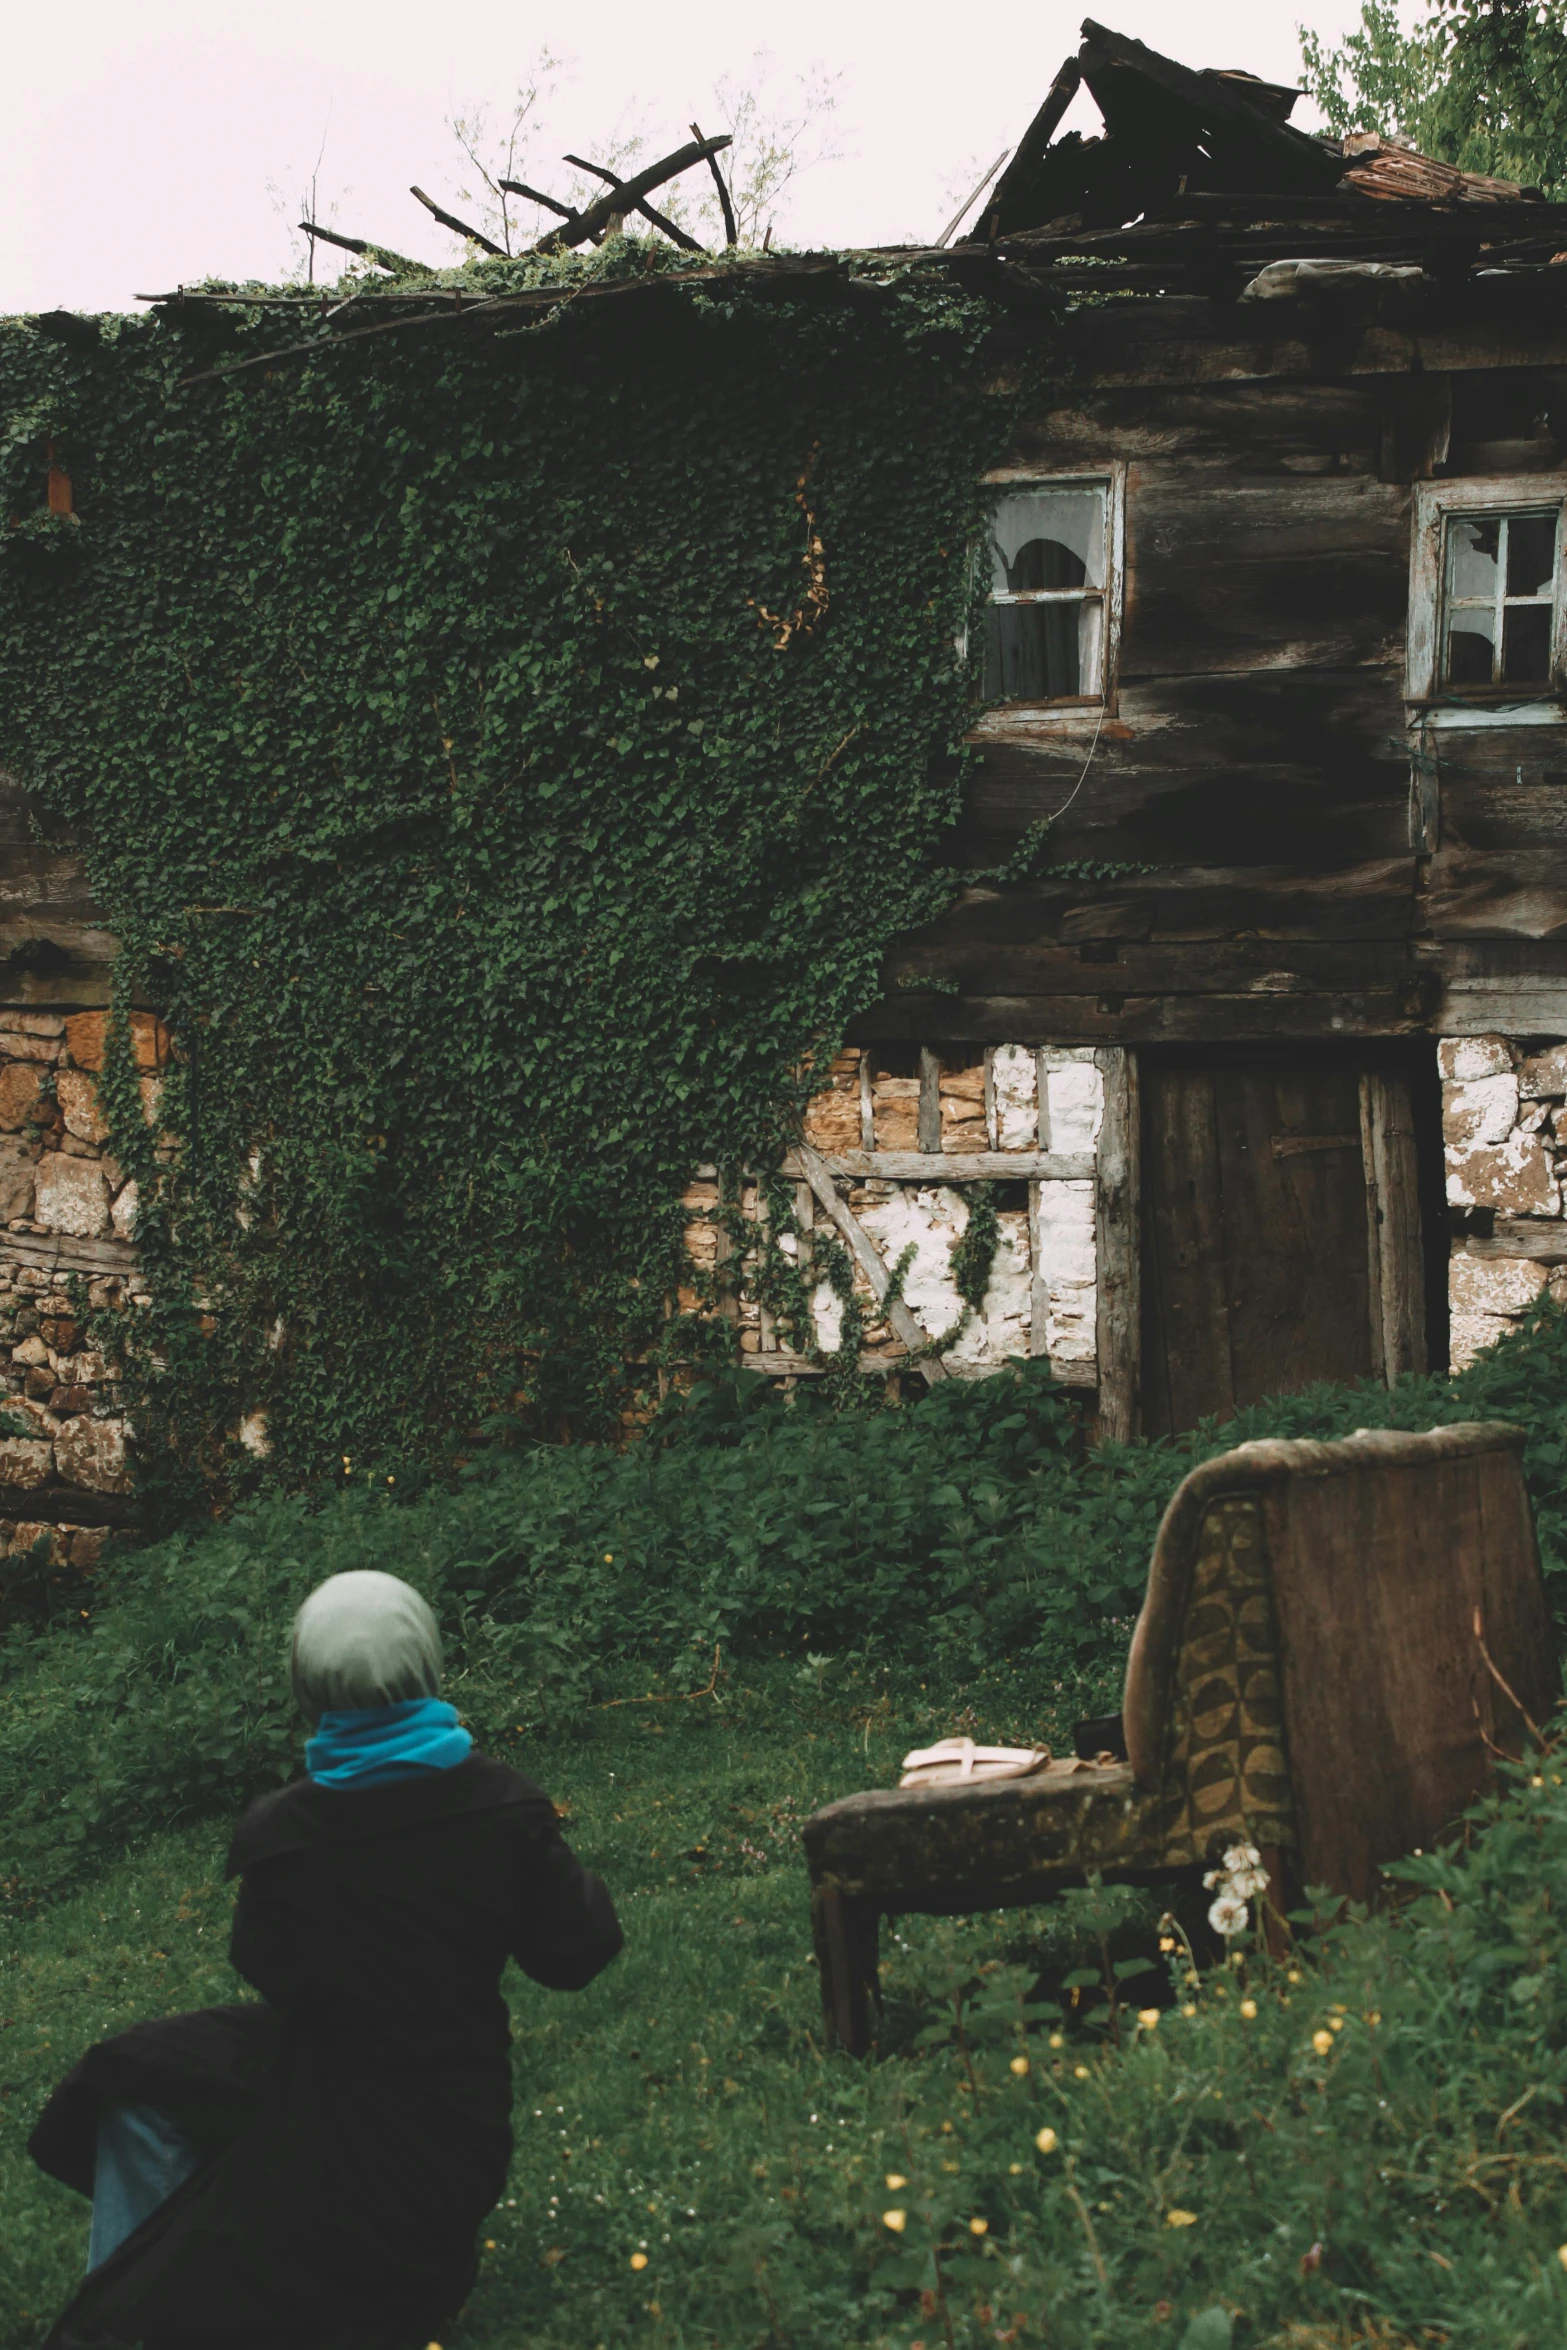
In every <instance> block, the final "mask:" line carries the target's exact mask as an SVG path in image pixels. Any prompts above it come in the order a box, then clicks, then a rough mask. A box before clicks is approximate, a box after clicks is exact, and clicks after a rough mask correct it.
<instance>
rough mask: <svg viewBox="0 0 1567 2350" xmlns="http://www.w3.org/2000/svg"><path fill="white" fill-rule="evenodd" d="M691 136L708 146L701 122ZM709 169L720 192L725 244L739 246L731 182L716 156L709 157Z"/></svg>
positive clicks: (738, 231)
mask: <svg viewBox="0 0 1567 2350" xmlns="http://www.w3.org/2000/svg"><path fill="white" fill-rule="evenodd" d="M691 136H692V138H693V139H696V140H698V141H700V143H701V144H702V145H703V146H705V145H706V144H707V142H706V140H705V139H703V138H702V125H701V124H700V123H699V122H694V123H693V124H692V125H691ZM707 168H708V170H709V171H710V172H711V173H712V175H713V185H714V187H715V188H716V189H717V190H718V209H719V210H720V212H722V214H723V216H724V243H725V244H726V245H738V244H739V242H740V224H739V222H738V221H737V220H736V219H735V207H734V198H733V197H732V196H731V195H730V193H729V182H728V181H727V180H726V179H725V177H724V175H723V173H722V172H721V171H720V170H719V168H718V158H717V156H716V155H709V157H708V159H707Z"/></svg>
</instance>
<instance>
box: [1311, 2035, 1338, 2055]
mask: <svg viewBox="0 0 1567 2350" xmlns="http://www.w3.org/2000/svg"><path fill="white" fill-rule="evenodd" d="M1311 2045H1312V2047H1313V2048H1314V2049H1315V2050H1316V2052H1317V2054H1318V2055H1319V2056H1329V2055H1331V2054H1332V2051H1333V2035H1332V2033H1331V2032H1313V2033H1312V2035H1311Z"/></svg>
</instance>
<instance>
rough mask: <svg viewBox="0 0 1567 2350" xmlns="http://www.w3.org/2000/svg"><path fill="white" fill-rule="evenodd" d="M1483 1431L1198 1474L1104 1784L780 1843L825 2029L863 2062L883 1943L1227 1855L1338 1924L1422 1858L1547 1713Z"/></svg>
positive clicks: (1510, 1478) (1349, 1447)
mask: <svg viewBox="0 0 1567 2350" xmlns="http://www.w3.org/2000/svg"><path fill="white" fill-rule="evenodd" d="M1523 1442H1524V1438H1523V1433H1522V1431H1521V1430H1520V1429H1516V1428H1511V1427H1508V1426H1506V1425H1503V1424H1501V1423H1499V1422H1488V1423H1474V1424H1467V1425H1462V1426H1455V1427H1447V1428H1433V1429H1430V1430H1428V1431H1426V1432H1424V1433H1421V1434H1406V1433H1403V1432H1396V1431H1372V1430H1362V1431H1361V1432H1360V1433H1359V1434H1358V1435H1355V1436H1351V1437H1348V1438H1346V1439H1345V1440H1343V1441H1342V1442H1338V1443H1331V1444H1322V1443H1315V1442H1307V1441H1282V1440H1267V1441H1264V1442H1261V1443H1255V1444H1243V1445H1238V1446H1237V1447H1236V1448H1235V1450H1234V1451H1232V1452H1227V1453H1221V1454H1220V1455H1218V1456H1217V1457H1216V1458H1215V1459H1213V1460H1209V1461H1204V1462H1203V1463H1202V1464H1201V1465H1200V1467H1198V1468H1196V1469H1194V1470H1193V1471H1192V1472H1191V1474H1190V1475H1189V1476H1188V1477H1187V1478H1186V1479H1185V1480H1184V1482H1183V1483H1182V1484H1181V1485H1180V1487H1179V1488H1178V1489H1177V1491H1176V1493H1175V1496H1174V1498H1173V1499H1172V1501H1171V1502H1170V1505H1169V1507H1168V1509H1167V1510H1166V1512H1165V1515H1164V1520H1163V1523H1162V1524H1161V1526H1160V1529H1159V1533H1158V1537H1157V1540H1156V1541H1155V1544H1154V1553H1153V1560H1152V1564H1151V1567H1150V1571H1149V1577H1148V1588H1147V1593H1146V1596H1145V1598H1144V1601H1143V1607H1142V1613H1141V1615H1140V1616H1139V1618H1138V1622H1137V1628H1136V1631H1135V1633H1134V1634H1133V1638H1132V1647H1131V1653H1130V1656H1129V1658H1128V1662H1127V1668H1126V1681H1125V1689H1124V1697H1123V1713H1122V1721H1123V1727H1124V1737H1125V1748H1126V1756H1127V1759H1126V1761H1125V1762H1121V1763H1083V1762H1081V1761H1079V1762H1061V1763H1052V1764H1051V1765H1050V1766H1049V1767H1048V1768H1046V1769H1045V1770H1043V1771H1040V1772H1038V1773H1037V1774H1035V1775H1033V1776H1031V1777H1028V1778H1023V1779H1003V1780H991V1781H988V1782H981V1783H979V1784H969V1785H947V1786H925V1787H911V1788H892V1789H878V1790H874V1791H872V1792H870V1793H866V1794H860V1795H850V1796H846V1797H844V1798H843V1799H842V1800H841V1801H840V1802H837V1803H831V1804H828V1805H827V1806H826V1807H825V1808H824V1809H823V1810H821V1811H818V1812H816V1813H815V1814H814V1815H813V1816H812V1817H811V1818H810V1819H809V1820H807V1821H806V1823H805V1829H804V1838H805V1850H806V1857H807V1861H808V1863H809V1867H810V1876H811V1916H812V1929H813V1934H814V1939H815V1944H816V1952H817V1959H818V1963H819V1965H820V1968H821V1982H822V1998H823V2003H824V2005H825V2007H826V2011H827V2017H828V2022H829V2027H830V2029H831V2031H832V2032H833V2033H834V2034H835V2036H836V2037H837V2039H838V2040H839V2042H840V2043H841V2044H842V2045H843V2046H844V2047H846V2048H847V2049H849V2050H850V2051H851V2052H853V2053H855V2054H860V2053H863V2052H864V2050H865V2049H866V2048H867V2047H868V2045H869V2041H870V2031H871V2003H872V2001H873V2000H874V1998H875V1996H876V1983H877V1939H878V1929H879V1922H880V1920H881V1918H882V1917H883V1916H888V1915H897V1914H899V1913H901V1912H906V1911H911V1910H922V1911H927V1912H934V1913H937V1914H942V1915H951V1914H955V1913H959V1912H964V1911H976V1910H981V1909H997V1908H1010V1907H1015V1906H1019V1905H1022V1904H1025V1903H1032V1902H1039V1901H1045V1900H1048V1899H1049V1898H1050V1897H1051V1895H1052V1894H1053V1893H1055V1892H1057V1891H1059V1890H1060V1889H1062V1888H1063V1887H1066V1886H1069V1885H1073V1884H1081V1883H1082V1882H1083V1880H1084V1878H1085V1876H1086V1874H1087V1872H1088V1871H1089V1870H1098V1871H1102V1872H1103V1874H1104V1875H1105V1877H1106V1878H1109V1879H1119V1880H1121V1881H1123V1882H1149V1881H1157V1880H1159V1879H1167V1878H1176V1877H1178V1876H1179V1875H1180V1874H1181V1873H1182V1872H1184V1871H1190V1870H1194V1869H1199V1868H1202V1867H1205V1866H1206V1865H1208V1864H1209V1862H1210V1860H1211V1858H1212V1857H1213V1856H1214V1855H1215V1854H1216V1853H1217V1852H1218V1851H1219V1850H1220V1849H1222V1848H1223V1846H1225V1845H1226V1844H1229V1843H1233V1842H1235V1841H1236V1840H1237V1839H1241V1838H1244V1839H1246V1840H1247V1841H1250V1842H1252V1843H1255V1844H1257V1845H1258V1846H1259V1847H1260V1848H1261V1849H1262V1851H1263V1855H1264V1860H1265V1864H1266V1865H1267V1867H1268V1869H1269V1873H1270V1876H1271V1877H1272V1878H1273V1880H1274V1882H1275V1884H1276V1885H1281V1886H1282V1887H1284V1888H1286V1889H1292V1888H1299V1887H1303V1886H1306V1885H1313V1886H1316V1885H1321V1886H1326V1887H1327V1888H1329V1889H1330V1890H1331V1891H1332V1892H1335V1893H1338V1894H1341V1895H1348V1896H1351V1897H1353V1898H1355V1899H1357V1900H1365V1899H1369V1898H1371V1897H1372V1896H1373V1895H1374V1893H1375V1892H1376V1890H1377V1883H1378V1872H1379V1870H1380V1868H1381V1866H1382V1864H1383V1863H1384V1862H1386V1861H1390V1860H1393V1859H1396V1858H1398V1857H1400V1856H1401V1855H1403V1854H1405V1853H1407V1852H1410V1851H1412V1850H1413V1849H1415V1848H1416V1847H1417V1846H1423V1845H1429V1844H1431V1843H1434V1842H1435V1841H1436V1840H1437V1838H1438V1837H1440V1836H1441V1835H1442V1833H1443V1832H1444V1831H1445V1830H1446V1829H1447V1828H1448V1827H1450V1826H1451V1825H1452V1823H1453V1822H1454V1821H1455V1820H1456V1819H1457V1818H1458V1817H1459V1816H1460V1814H1461V1813H1462V1812H1463V1811H1464V1809H1465V1808H1466V1806H1467V1805H1469V1804H1470V1803H1471V1802H1472V1801H1473V1800H1474V1799H1475V1797H1476V1796H1477V1795H1478V1794H1479V1793H1480V1792H1481V1791H1482V1789H1483V1788H1484V1786H1485V1784H1486V1781H1487V1778H1488V1776H1489V1773H1490V1768H1491V1758H1492V1755H1493V1754H1494V1753H1496V1752H1497V1751H1506V1752H1516V1751H1518V1750H1519V1748H1520V1747H1521V1744H1522V1741H1523V1738H1524V1736H1525V1732H1526V1722H1525V1720H1524V1719H1522V1718H1521V1716H1527V1717H1528V1719H1529V1720H1531V1721H1533V1722H1536V1723H1538V1722H1543V1721H1544V1720H1545V1718H1546V1717H1547V1716H1548V1715H1549V1713H1550V1712H1551V1710H1552V1708H1553V1707H1554V1705H1555V1703H1556V1700H1557V1696H1558V1694H1559V1679H1558V1672H1557V1666H1556V1659H1555V1648H1554V1641H1553V1638H1552V1632H1551V1623H1550V1615H1549V1611H1548V1608H1547V1605H1546V1599H1545V1591H1544V1585H1543V1583H1542V1581H1541V1575H1540V1564H1539V1555H1538V1552H1537V1550H1536V1547H1535V1539H1534V1526H1533V1521H1532V1518H1531V1515H1530V1509H1529V1498H1528V1494H1527V1492H1526V1490H1525V1487H1524V1481H1523V1472H1522V1465H1521V1460H1520V1454H1521V1451H1522V1447H1523Z"/></svg>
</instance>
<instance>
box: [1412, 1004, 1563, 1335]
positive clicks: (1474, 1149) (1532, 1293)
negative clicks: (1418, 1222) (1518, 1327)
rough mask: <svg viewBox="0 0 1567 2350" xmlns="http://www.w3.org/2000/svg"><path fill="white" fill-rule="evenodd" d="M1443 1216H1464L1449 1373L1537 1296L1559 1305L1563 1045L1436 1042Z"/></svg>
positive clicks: (1501, 1039)
mask: <svg viewBox="0 0 1567 2350" xmlns="http://www.w3.org/2000/svg"><path fill="white" fill-rule="evenodd" d="M1439 1054H1440V1064H1441V1072H1442V1135H1443V1144H1444V1150H1445V1156H1446V1162H1447V1198H1448V1205H1449V1206H1450V1207H1451V1208H1454V1209H1458V1210H1467V1211H1470V1213H1469V1214H1468V1215H1467V1216H1466V1217H1465V1218H1464V1222H1465V1223H1466V1224H1467V1225H1468V1227H1469V1229H1467V1230H1464V1231H1461V1232H1460V1233H1459V1234H1458V1235H1457V1236H1456V1237H1455V1239H1454V1243H1453V1253H1452V1257H1451V1261H1450V1265H1449V1272H1448V1303H1449V1306H1450V1309H1451V1315H1452V1329H1451V1340H1450V1347H1451V1355H1450V1359H1451V1362H1452V1366H1453V1368H1454V1369H1455V1370H1459V1369H1461V1368H1462V1366H1463V1365H1464V1364H1465V1363H1467V1362H1470V1361H1472V1360H1473V1358H1474V1357H1475V1356H1476V1355H1477V1354H1478V1353H1480V1351H1481V1349H1482V1348H1484V1347H1487V1346H1490V1345H1491V1344H1492V1343H1493V1342H1494V1341H1495V1340H1496V1339H1498V1338H1500V1337H1502V1336H1503V1335H1504V1333H1505V1332H1506V1331H1507V1330H1509V1329H1511V1328H1512V1327H1513V1326H1514V1325H1515V1324H1516V1323H1517V1322H1519V1321H1520V1320H1521V1319H1522V1318H1523V1316H1524V1315H1525V1314H1526V1313H1527V1312H1528V1311H1529V1309H1530V1307H1531V1306H1533V1305H1534V1304H1536V1303H1537V1301H1538V1300H1539V1299H1540V1297H1541V1296H1542V1295H1549V1296H1551V1297H1553V1298H1556V1299H1558V1300H1567V1214H1564V1191H1567V1044H1550V1043H1545V1044H1540V1043H1524V1042H1520V1041H1518V1040H1516V1039H1513V1038H1509V1037H1505V1036H1462V1037H1448V1038H1445V1039H1444V1040H1443V1042H1442V1044H1441V1046H1440V1047H1439Z"/></svg>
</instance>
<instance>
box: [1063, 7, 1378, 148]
mask: <svg viewBox="0 0 1567 2350" xmlns="http://www.w3.org/2000/svg"><path fill="white" fill-rule="evenodd" d="M1079 55H1080V59H1081V63H1082V68H1083V79H1084V81H1085V82H1086V83H1087V84H1088V87H1089V90H1090V91H1091V93H1092V95H1093V99H1094V103H1095V105H1096V106H1097V107H1098V108H1099V111H1100V113H1101V114H1102V115H1103V116H1104V119H1105V128H1106V129H1107V130H1108V131H1110V132H1112V133H1114V132H1115V131H1116V130H1117V129H1118V128H1119V127H1121V126H1120V125H1119V124H1118V123H1117V120H1116V117H1117V115H1118V114H1120V113H1121V112H1122V109H1121V108H1120V106H1119V105H1118V103H1117V99H1118V96H1119V93H1118V92H1117V90H1116V88H1115V81H1114V77H1115V76H1116V75H1117V74H1127V75H1134V76H1136V78H1137V79H1138V80H1140V81H1143V82H1146V83H1148V84H1150V85H1151V86H1152V88H1154V89H1156V90H1159V91H1162V92H1163V94H1164V95H1165V96H1166V97H1167V98H1173V99H1175V100H1176V101H1177V103H1178V104H1179V105H1181V106H1183V107H1185V108H1188V109H1190V111H1191V112H1192V113H1193V114H1194V115H1197V116H1198V117H1200V118H1201V127H1202V128H1204V129H1213V130H1219V129H1223V130H1227V131H1233V132H1235V133H1236V134H1238V136H1239V137H1240V138H1241V139H1242V140H1243V142H1244V143H1245V144H1246V145H1247V146H1248V147H1252V148H1255V149H1256V150H1258V151H1259V152H1260V153H1262V154H1264V155H1266V156H1267V157H1268V158H1269V160H1270V161H1272V162H1274V163H1276V164H1277V165H1278V166H1279V168H1280V170H1281V171H1282V172H1285V173H1287V175H1288V176H1287V177H1286V178H1285V179H1284V180H1283V181H1282V183H1281V184H1282V185H1283V186H1284V187H1286V188H1314V187H1330V186H1332V185H1334V184H1335V183H1336V182H1337V180H1338V179H1339V177H1340V175H1341V174H1342V172H1343V169H1344V162H1343V158H1342V156H1340V155H1339V154H1337V153H1336V152H1335V151H1334V150H1333V149H1332V148H1330V147H1326V146H1324V145H1323V143H1322V141H1321V140H1320V139H1314V138H1312V137H1311V136H1310V134H1309V133H1308V132H1306V131H1298V130H1296V129H1295V127H1294V125H1293V124H1292V123H1288V122H1281V121H1279V120H1278V119H1277V117H1276V115H1275V114H1274V113H1272V112H1270V111H1269V109H1268V107H1267V105H1266V104H1265V103H1260V102H1259V100H1258V99H1257V98H1253V97H1248V96H1246V95H1244V92H1245V84H1244V83H1243V82H1240V81H1237V80H1235V79H1233V78H1232V77H1231V76H1229V75H1227V74H1222V73H1213V72H1208V73H1202V72H1198V71H1196V70H1194V68H1193V67H1191V66H1189V65H1177V63H1176V62H1175V60H1174V58H1173V57H1161V56H1160V55H1159V52H1158V51H1157V50H1156V49H1149V48H1147V47H1146V46H1145V45H1144V43H1143V42H1141V41H1134V40H1131V39H1130V38H1129V37H1128V36H1127V35H1126V34H1124V33H1116V32H1112V31H1111V30H1110V28H1109V26H1108V25H1102V24H1096V23H1095V21H1094V19H1093V18H1092V17H1091V16H1087V17H1084V19H1083V47H1082V49H1081V51H1080V52H1079ZM1101 85H1102V87H1101ZM1106 97H1108V98H1109V101H1110V103H1109V104H1108V105H1106V103H1105V100H1106ZM1127 127H1135V126H1134V125H1128V126H1127Z"/></svg>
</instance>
